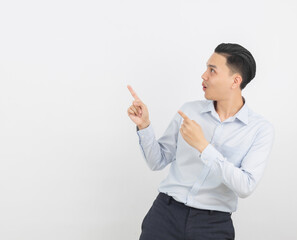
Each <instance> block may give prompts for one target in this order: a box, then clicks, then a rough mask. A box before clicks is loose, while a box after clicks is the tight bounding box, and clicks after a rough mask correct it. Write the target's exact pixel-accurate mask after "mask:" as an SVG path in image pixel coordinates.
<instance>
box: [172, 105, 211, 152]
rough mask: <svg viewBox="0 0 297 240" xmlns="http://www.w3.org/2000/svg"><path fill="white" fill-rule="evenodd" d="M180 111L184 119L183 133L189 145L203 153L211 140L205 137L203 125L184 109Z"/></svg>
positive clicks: (181, 131)
mask: <svg viewBox="0 0 297 240" xmlns="http://www.w3.org/2000/svg"><path fill="white" fill-rule="evenodd" d="M178 113H179V115H181V116H182V118H183V119H184V121H183V123H182V125H181V128H180V133H181V135H182V136H183V138H184V139H185V141H186V142H187V143H188V144H189V145H191V146H192V147H194V148H196V149H197V150H198V151H199V152H200V153H202V152H203V150H204V149H205V148H206V147H207V145H208V144H209V142H208V141H207V140H206V139H205V137H204V134H203V131H202V128H201V126H200V125H199V124H198V123H196V122H195V121H194V120H191V119H190V118H189V117H188V116H187V115H186V114H184V113H183V112H182V111H180V110H179V111H178Z"/></svg>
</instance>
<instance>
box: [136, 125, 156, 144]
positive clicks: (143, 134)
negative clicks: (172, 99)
mask: <svg viewBox="0 0 297 240" xmlns="http://www.w3.org/2000/svg"><path fill="white" fill-rule="evenodd" d="M136 130H137V135H138V137H139V141H140V143H143V144H145V143H148V142H151V139H153V138H154V137H155V134H154V130H153V127H152V124H150V125H149V126H148V127H146V128H143V129H141V130H139V129H138V127H137V126H136Z"/></svg>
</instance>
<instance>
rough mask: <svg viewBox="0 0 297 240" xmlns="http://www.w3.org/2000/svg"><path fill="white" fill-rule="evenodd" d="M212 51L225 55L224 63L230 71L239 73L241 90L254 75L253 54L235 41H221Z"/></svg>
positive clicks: (254, 62) (254, 63)
mask: <svg viewBox="0 0 297 240" xmlns="http://www.w3.org/2000/svg"><path fill="white" fill-rule="evenodd" d="M214 51H215V53H218V54H221V55H223V56H225V57H226V60H227V61H226V64H227V66H228V67H229V69H230V70H231V73H233V74H234V73H239V74H240V75H241V77H242V82H241V84H240V89H241V90H242V89H244V88H245V86H246V85H247V84H248V83H249V82H250V81H251V80H252V79H253V78H254V77H255V75H256V61H255V59H254V57H253V55H252V54H251V53H250V52H249V51H248V50H247V49H245V48H244V47H242V46H240V45H239V44H236V43H221V44H219V45H218V46H217V47H216V48H215V50H214Z"/></svg>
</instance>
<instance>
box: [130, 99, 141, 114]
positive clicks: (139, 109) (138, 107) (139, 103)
mask: <svg viewBox="0 0 297 240" xmlns="http://www.w3.org/2000/svg"><path fill="white" fill-rule="evenodd" d="M143 105H144V104H143V103H142V102H141V101H139V100H135V101H134V102H133V106H135V107H136V109H137V110H138V111H139V112H140V113H141V112H142V111H141V108H142V107H143Z"/></svg>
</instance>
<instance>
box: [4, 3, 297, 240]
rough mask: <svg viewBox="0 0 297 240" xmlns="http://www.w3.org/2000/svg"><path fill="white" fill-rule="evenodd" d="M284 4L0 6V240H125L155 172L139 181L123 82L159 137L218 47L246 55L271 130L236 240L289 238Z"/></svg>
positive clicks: (289, 112) (288, 54) (250, 96)
mask: <svg viewBox="0 0 297 240" xmlns="http://www.w3.org/2000/svg"><path fill="white" fill-rule="evenodd" d="M296 12H297V4H296V1H285V0H283V1H235V0H234V1H226V0H224V1H221V0H213V1H198V0H196V1H189V0H183V1H176V0H167V1H162V0H157V1H156V0H150V1H140V0H134V1H131V0H129V1H128V0H127V1H110V0H109V1H107V0H106V1H98V0H97V1H89V0H84V1H82V0H76V1H73V0H72V1H70V0H68V1H66V0H52V1H37V0H36V1H32V0H28V1H20V0H19V1H14V0H9V1H8V0H7V1H5V0H2V1H1V2H0V239H1V240H8V239H21V240H35V239H38V240H40V239H43V240H47V239H55V240H57V239H58V240H60V239H61V240H62V239H63V240H64V239H71V240H83V239H89V240H93V239H104V240H105V239H110V240H118V239H122V240H131V239H138V237H139V234H140V225H141V222H142V220H143V217H144V216H145V214H146V212H147V211H148V209H149V208H150V206H151V204H152V202H153V200H154V199H155V197H156V196H157V188H158V185H159V183H160V181H161V180H162V179H163V178H164V177H165V176H166V175H167V172H168V167H167V168H166V169H165V170H163V171H160V172H152V171H150V170H149V168H148V167H147V166H146V164H145V161H144V159H143V158H142V155H141V151H140V148H139V145H138V136H137V134H136V129H135V125H134V123H133V122H132V121H131V120H130V119H129V118H128V116H127V109H128V107H129V106H130V105H131V103H132V100H133V99H132V96H131V95H130V93H129V91H128V89H127V87H126V85H127V84H130V85H131V86H132V87H133V88H134V89H135V91H136V92H137V93H138V95H139V96H140V98H141V99H142V100H143V101H144V102H145V104H146V105H147V106H148V108H149V113H150V119H151V122H152V125H153V127H154V130H155V135H156V137H157V138H159V137H160V136H161V135H162V134H163V132H164V131H165V129H166V127H167V126H168V124H169V121H170V120H171V119H172V117H173V116H174V114H175V113H176V111H177V110H178V109H179V107H180V106H181V105H182V104H183V103H184V102H186V101H192V100H198V99H204V94H203V91H202V86H201V82H202V79H201V75H202V73H203V72H204V71H205V69H206V61H207V60H208V58H209V57H210V56H211V54H212V53H213V51H214V49H215V47H216V46H217V45H218V44H220V43H222V42H230V43H239V44H241V45H242V46H244V47H246V48H247V49H248V50H249V51H251V53H252V54H253V55H254V57H255V59H256V62H257V74H256V77H255V79H254V80H252V82H251V83H250V84H249V85H247V87H246V89H244V90H243V96H244V97H245V98H246V101H247V104H248V105H249V107H250V108H251V109H252V110H254V111H255V112H257V113H259V114H261V115H263V116H265V117H266V118H267V119H268V120H269V121H271V122H272V123H273V125H274V126H275V129H276V141H275V144H274V148H273V151H272V153H271V158H270V162H269V165H268V167H267V170H266V172H265V175H264V177H263V179H262V181H261V183H260V185H259V187H258V188H257V189H256V191H255V192H254V193H253V194H252V195H251V196H250V197H249V198H246V199H240V201H239V205H238V211H237V212H236V213H234V214H233V221H234V225H235V229H236V239H240V240H250V239H253V240H257V239H259V240H263V239H270V240H279V239H285V240H291V239H292V240H293V239H296V236H297V230H296V224H297V222H296V213H297V207H296V202H297V194H296V181H297V177H296V167H297V164H296V154H295V152H296V146H295V145H296V133H297V128H296V110H295V109H296V87H297V77H296V69H297V68H296V54H297V51H296V42H297V35H296V23H297V17H296Z"/></svg>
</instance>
